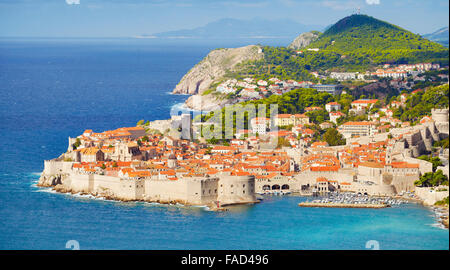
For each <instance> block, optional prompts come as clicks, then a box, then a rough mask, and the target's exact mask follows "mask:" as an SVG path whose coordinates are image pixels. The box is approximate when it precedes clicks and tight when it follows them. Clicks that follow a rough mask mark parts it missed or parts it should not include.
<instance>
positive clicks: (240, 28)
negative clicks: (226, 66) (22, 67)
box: [152, 18, 323, 39]
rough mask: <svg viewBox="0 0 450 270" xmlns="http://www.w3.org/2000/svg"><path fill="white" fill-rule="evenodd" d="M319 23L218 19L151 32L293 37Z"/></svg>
mask: <svg viewBox="0 0 450 270" xmlns="http://www.w3.org/2000/svg"><path fill="white" fill-rule="evenodd" d="M322 28H323V26H320V25H304V24H301V23H298V22H295V21H292V20H288V19H285V20H267V19H262V18H254V19H251V20H238V19H220V20H217V21H214V22H211V23H208V24H207V25H205V26H201V27H197V28H194V29H184V30H177V31H169V32H162V33H156V34H152V36H153V37H157V38H218V39H230V38H287V39H294V38H295V37H296V36H297V35H298V34H299V33H301V32H307V31H311V30H317V29H322Z"/></svg>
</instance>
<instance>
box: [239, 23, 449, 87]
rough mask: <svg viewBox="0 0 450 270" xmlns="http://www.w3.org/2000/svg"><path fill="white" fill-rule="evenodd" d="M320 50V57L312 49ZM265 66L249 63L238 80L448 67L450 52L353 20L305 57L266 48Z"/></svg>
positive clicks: (414, 37) (394, 30)
mask: <svg viewBox="0 0 450 270" xmlns="http://www.w3.org/2000/svg"><path fill="white" fill-rule="evenodd" d="M312 48H318V49H319V51H311V50H307V49H312ZM263 51H264V55H265V57H264V60H259V61H254V62H250V63H245V64H243V65H241V66H242V68H241V69H240V70H239V72H238V74H233V75H234V76H255V75H256V76H257V77H258V76H259V77H260V78H269V77H271V76H277V77H278V78H280V79H295V80H315V79H314V77H313V76H311V74H310V72H311V71H319V72H320V71H326V70H327V71H366V70H374V69H375V67H376V66H378V65H380V64H384V63H391V64H408V63H409V64H413V63H420V62H433V63H440V64H441V65H448V57H449V52H448V48H445V47H444V46H442V45H440V44H438V43H435V42H432V41H429V40H428V39H425V38H422V37H421V36H419V35H416V34H414V33H412V32H409V31H407V30H404V29H402V28H400V27H398V26H395V25H392V24H390V23H387V22H383V21H380V20H378V19H375V18H373V17H370V16H367V15H351V16H348V17H345V18H343V19H341V20H340V21H338V22H337V23H336V24H334V25H332V26H331V27H330V28H329V29H328V30H327V31H325V32H324V33H323V34H321V35H320V37H319V38H318V39H317V40H316V41H314V42H312V43H311V44H310V45H309V46H308V47H307V48H305V49H303V50H302V53H297V52H296V50H294V49H290V48H286V47H269V46H266V47H264V48H263Z"/></svg>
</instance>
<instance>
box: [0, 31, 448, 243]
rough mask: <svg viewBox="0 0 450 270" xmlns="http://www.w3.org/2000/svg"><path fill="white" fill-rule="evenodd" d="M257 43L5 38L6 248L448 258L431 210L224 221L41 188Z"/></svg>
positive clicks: (249, 211) (1, 121) (229, 216)
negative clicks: (209, 68) (77, 140)
mask: <svg viewBox="0 0 450 270" xmlns="http://www.w3.org/2000/svg"><path fill="white" fill-rule="evenodd" d="M246 42H247V41H234V42H228V43H227V42H218V41H210V42H186V41H182V40H176V41H165V42H158V41H155V40H136V39H97V40H83V39H72V40H55V39H40V40H37V39H31V40H28V39H16V40H7V39H2V40H0V94H1V98H0V249H65V245H66V242H67V241H68V240H77V241H78V242H79V244H80V248H81V249H297V250H304V249H365V244H366V242H367V241H369V240H376V241H378V242H379V245H380V249H448V248H449V231H448V230H446V229H441V228H439V227H438V226H436V222H437V221H436V219H435V217H434V215H433V213H432V212H431V211H430V210H429V209H428V208H425V207H422V206H419V205H415V204H408V205H403V206H400V207H392V208H386V209H313V208H300V207H298V206H297V204H298V203H299V202H301V201H303V200H305V198H301V197H295V196H287V197H266V198H265V200H264V201H263V202H262V203H260V204H257V205H254V206H239V207H233V208H231V210H230V211H229V212H222V213H215V212H211V211H208V210H207V209H205V208H201V207H183V206H166V205H157V204H149V203H121V202H112V201H104V200H98V199H92V198H87V197H76V196H72V195H66V194H57V193H53V192H51V191H50V190H48V189H41V188H37V187H36V186H35V184H36V182H37V180H38V178H39V173H40V172H41V171H42V169H43V160H45V159H51V158H54V157H57V156H59V155H60V154H61V153H62V152H64V151H65V150H66V149H67V142H68V141H67V138H68V137H69V136H77V135H79V134H80V133H82V131H83V130H85V129H88V128H89V129H93V130H94V131H103V130H108V129H115V128H118V127H122V126H134V125H135V123H136V122H137V121H138V120H139V119H147V120H155V119H166V118H168V117H169V112H170V109H171V107H172V106H174V105H176V104H179V103H182V102H183V101H184V100H185V99H186V96H180V95H178V96H177V95H170V94H169V92H170V91H171V90H172V89H173V88H174V86H175V85H176V84H177V82H178V81H179V80H180V79H181V77H182V76H183V75H184V74H185V73H186V72H187V71H188V70H189V69H190V68H191V67H192V66H193V65H194V64H196V63H197V62H198V61H199V60H201V59H202V58H203V57H204V56H205V55H206V54H207V53H208V52H209V50H211V49H214V48H218V47H230V46H241V45H246V44H247V43H246Z"/></svg>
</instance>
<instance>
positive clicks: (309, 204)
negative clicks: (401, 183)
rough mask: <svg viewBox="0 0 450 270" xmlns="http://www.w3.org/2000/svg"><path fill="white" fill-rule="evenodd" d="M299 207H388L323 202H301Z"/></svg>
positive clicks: (382, 205)
mask: <svg viewBox="0 0 450 270" xmlns="http://www.w3.org/2000/svg"><path fill="white" fill-rule="evenodd" d="M298 206H300V207H328V208H375V209H379V208H386V207H390V205H388V204H379V203H377V204H373V203H329V202H327V203H323V202H302V203H299V204H298Z"/></svg>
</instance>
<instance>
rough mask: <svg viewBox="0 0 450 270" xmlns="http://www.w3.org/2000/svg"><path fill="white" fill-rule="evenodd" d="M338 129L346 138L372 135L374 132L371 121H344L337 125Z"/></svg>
mask: <svg viewBox="0 0 450 270" xmlns="http://www.w3.org/2000/svg"><path fill="white" fill-rule="evenodd" d="M338 131H339V133H341V134H342V135H343V136H344V137H345V138H346V139H348V138H352V137H362V136H372V135H374V134H375V132H376V128H375V125H374V123H372V122H367V121H362V122H346V123H344V124H342V125H340V126H339V127H338Z"/></svg>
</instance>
